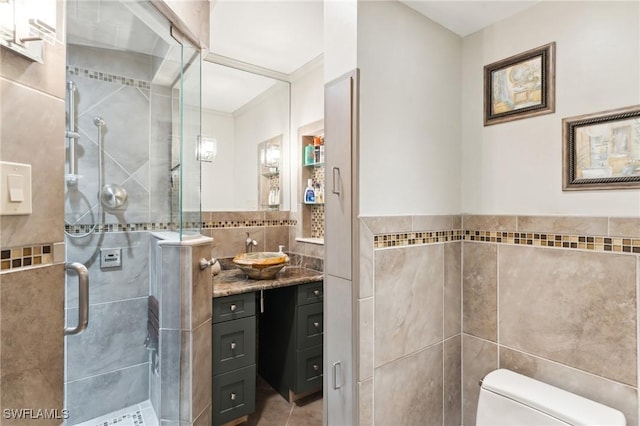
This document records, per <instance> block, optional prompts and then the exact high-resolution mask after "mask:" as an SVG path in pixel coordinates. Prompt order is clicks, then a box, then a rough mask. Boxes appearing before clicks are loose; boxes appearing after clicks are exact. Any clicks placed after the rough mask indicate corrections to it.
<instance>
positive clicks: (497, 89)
mask: <svg viewBox="0 0 640 426" xmlns="http://www.w3.org/2000/svg"><path fill="white" fill-rule="evenodd" d="M555 49H556V44H555V42H553V43H549V44H545V45H544V46H540V47H537V48H535V49H531V50H528V51H526V52H523V53H520V54H518V55H514V56H511V57H509V58H506V59H503V60H501V61H498V62H494V63H492V64H489V65H485V67H484V125H485V126H490V125H492V124H498V123H504V122H506V121H512V120H520V119H522V118H529V117H534V116H536V115H542V114H551V113H553V112H555V109H556V105H555Z"/></svg>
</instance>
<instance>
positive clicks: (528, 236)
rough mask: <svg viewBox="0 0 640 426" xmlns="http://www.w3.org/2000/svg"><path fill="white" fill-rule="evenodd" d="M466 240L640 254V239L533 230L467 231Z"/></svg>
mask: <svg viewBox="0 0 640 426" xmlns="http://www.w3.org/2000/svg"><path fill="white" fill-rule="evenodd" d="M464 239H465V240H466V241H483V242H490V243H501V244H519V245H528V246H534V247H556V248H567V249H577V250H593V251H605V252H615V253H632V254H633V253H635V254H640V239H635V238H622V237H602V236H591V235H567V234H542V233H535V232H534V233H531V232H502V231H468V230H467V231H465V236H464Z"/></svg>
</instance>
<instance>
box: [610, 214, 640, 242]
mask: <svg viewBox="0 0 640 426" xmlns="http://www.w3.org/2000/svg"><path fill="white" fill-rule="evenodd" d="M609 235H610V236H612V237H626V238H640V218H638V217H611V218H609Z"/></svg>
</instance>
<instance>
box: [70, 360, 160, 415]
mask: <svg viewBox="0 0 640 426" xmlns="http://www.w3.org/2000/svg"><path fill="white" fill-rule="evenodd" d="M148 371H149V364H147V363H144V364H138V365H134V366H131V367H128V368H124V369H120V370H115V371H112V372H109V373H106V374H101V375H99V376H93V377H87V378H85V379H82V380H78V381H75V382H73V383H72V384H71V385H70V386H68V387H67V394H66V401H68V403H67V404H68V405H67V409H68V410H69V416H70V418H69V420H70V422H71V423H72V424H75V423H78V422H82V421H85V420H89V419H92V418H94V416H95V413H96V411H97V410H96V404H99V411H100V412H103V413H108V412H111V411H115V410H118V409H120V408H123V407H128V406H130V405H133V404H135V403H136V402H140V395H149V376H148ZM96 395H100V396H101V398H102V399H100V400H98V401H96V399H95V398H96ZM147 397H148V396H147ZM143 400H144V399H143Z"/></svg>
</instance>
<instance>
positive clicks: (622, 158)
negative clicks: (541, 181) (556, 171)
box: [562, 105, 640, 191]
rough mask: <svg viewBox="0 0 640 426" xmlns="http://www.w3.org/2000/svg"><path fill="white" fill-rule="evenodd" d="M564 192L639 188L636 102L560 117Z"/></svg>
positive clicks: (639, 122) (639, 131)
mask: <svg viewBox="0 0 640 426" xmlns="http://www.w3.org/2000/svg"><path fill="white" fill-rule="evenodd" d="M562 140H563V144H562V158H563V161H562V163H563V173H562V174H563V176H564V177H563V183H562V189H563V190H564V191H575V190H588V189H624V188H632V189H633V188H640V105H634V106H630V107H625V108H619V109H614V110H608V111H602V112H597V113H594V114H586V115H579V116H576V117H568V118H564V119H563V120H562Z"/></svg>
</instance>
